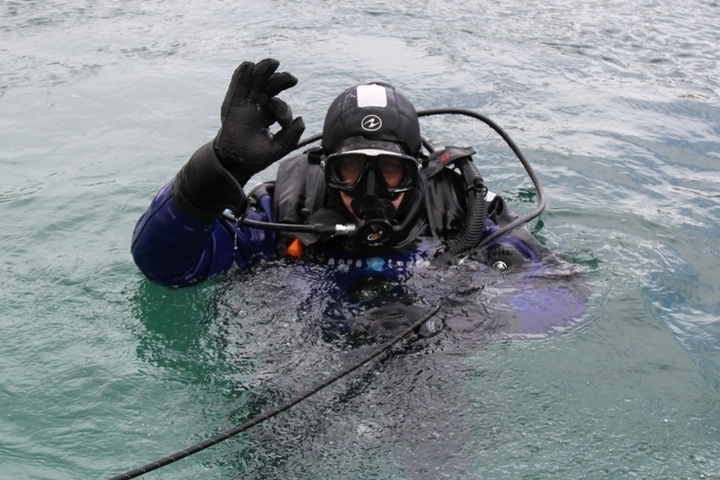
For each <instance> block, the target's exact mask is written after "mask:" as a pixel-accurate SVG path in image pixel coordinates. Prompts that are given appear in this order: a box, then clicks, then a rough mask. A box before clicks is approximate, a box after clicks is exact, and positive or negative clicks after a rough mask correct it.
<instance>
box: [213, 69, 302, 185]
mask: <svg viewBox="0 0 720 480" xmlns="http://www.w3.org/2000/svg"><path fill="white" fill-rule="evenodd" d="M279 65H280V62H278V61H277V60H275V59H272V58H267V59H265V60H262V61H260V62H258V63H257V64H254V63H252V62H243V63H242V64H241V65H240V66H239V67H238V68H237V70H235V73H234V74H233V77H232V81H231V82H230V87H229V88H228V91H227V94H226V95H225V101H224V102H223V104H222V109H221V110H220V120H221V122H222V126H221V128H220V131H219V132H218V134H217V136H216V137H215V142H214V146H215V152H216V153H217V156H218V159H219V160H220V163H221V164H222V165H223V166H224V167H225V168H227V169H228V170H229V171H230V172H231V173H232V174H233V175H234V176H235V178H236V179H237V180H238V182H240V184H241V185H243V186H244V185H245V183H247V181H248V180H249V179H250V177H252V176H253V175H255V174H256V173H258V172H260V171H261V170H264V169H265V168H267V167H268V166H269V165H270V164H272V163H273V162H275V161H277V160H279V159H281V158H282V157H284V156H285V155H286V154H288V153H289V152H291V151H292V150H293V149H294V148H295V146H296V145H297V143H298V141H299V140H300V136H301V135H302V133H303V131H304V130H305V123H304V122H303V119H302V117H298V118H296V119H294V120H293V117H292V110H291V109H290V106H289V105H288V104H287V103H285V102H284V101H282V100H280V99H279V98H277V97H276V95H278V94H279V93H280V92H282V91H283V90H286V89H288V88H291V87H293V86H295V84H297V78H295V77H294V76H293V75H291V74H289V73H287V72H281V73H276V72H275V70H277V68H278V66H279ZM275 122H277V123H278V124H279V125H280V130H279V131H278V132H276V133H275V134H273V133H272V132H271V131H270V130H269V127H270V126H271V125H273V124H274V123H275Z"/></svg>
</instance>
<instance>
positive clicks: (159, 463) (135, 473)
mask: <svg viewBox="0 0 720 480" xmlns="http://www.w3.org/2000/svg"><path fill="white" fill-rule="evenodd" d="M438 310H440V305H439V304H437V305H434V306H432V307H430V309H429V310H428V311H427V313H426V314H425V316H424V317H422V318H421V319H419V320H418V321H416V322H415V323H413V324H412V325H410V326H409V327H407V328H406V329H405V330H403V331H402V332H400V333H399V334H397V335H396V336H395V337H393V338H392V339H391V340H390V341H388V342H387V343H384V344H382V345H378V346H376V347H374V348H372V349H371V350H370V352H369V353H368V354H366V355H365V356H364V357H363V358H361V359H360V360H358V361H357V362H355V363H354V364H352V365H350V366H349V367H347V368H345V369H344V370H341V371H340V372H337V373H335V374H333V375H331V376H329V377H327V378H326V379H325V380H322V381H320V382H318V383H316V384H315V385H314V386H312V387H311V388H310V389H308V390H306V391H305V392H303V393H301V394H300V395H297V396H296V397H294V398H292V399H290V400H288V401H287V402H285V403H283V404H281V405H278V406H276V407H273V408H271V409H269V410H266V411H264V412H263V413H261V414H260V415H257V416H256V417H254V418H252V419H251V420H248V421H247V422H245V423H243V424H240V425H238V426H236V427H233V428H231V429H230V430H226V431H225V432H223V433H221V434H219V435H216V436H215V437H212V438H209V439H207V440H205V441H204V442H200V443H198V444H196V445H193V446H192V447H188V448H186V449H184V450H180V451H179V452H177V453H174V454H172V455H169V456H167V457H165V458H161V459H160V460H156V461H154V462H151V463H148V464H147V465H143V466H142V467H139V468H136V469H134V470H130V471H129V472H125V473H123V474H120V475H116V476H114V477H112V478H110V480H127V479H129V478H137V477H139V476H141V475H144V474H146V473H148V472H152V471H153V470H157V469H158V468H160V467H164V466H166V465H170V464H171V463H175V462H177V461H178V460H182V459H183V458H185V457H189V456H190V455H192V454H194V453H198V452H200V451H202V450H205V449H206V448H209V447H212V446H213V445H217V444H218V443H220V442H223V441H225V440H227V439H228V438H230V437H234V436H235V435H237V434H238V433H241V432H244V431H245V430H248V429H250V428H252V427H254V426H255V425H258V424H259V423H262V422H264V421H265V420H267V419H269V418H272V417H274V416H275V415H277V414H279V413H281V412H284V411H285V410H288V409H289V408H291V407H293V406H295V405H297V404H298V403H300V402H302V401H303V400H305V399H306V398H308V397H310V396H312V395H314V394H316V393H317V392H319V391H320V390H322V389H323V388H325V387H327V386H328V385H330V384H332V383H334V382H335V381H337V380H339V379H341V378H342V377H344V376H346V375H348V374H349V373H351V372H353V371H355V370H357V369H358V368H360V367H361V366H363V365H365V364H366V363H368V362H369V361H370V360H372V359H374V358H375V357H377V356H378V355H380V354H382V353H384V352H386V351H387V350H389V349H390V347H392V346H393V345H395V344H396V343H398V342H399V341H400V340H402V339H403V338H405V337H407V336H408V335H410V334H411V333H413V332H414V331H416V330H417V329H418V328H420V327H421V326H422V325H423V324H424V323H425V322H427V321H428V320H430V319H431V318H432V317H433V316H435V314H436V313H437V312H438Z"/></svg>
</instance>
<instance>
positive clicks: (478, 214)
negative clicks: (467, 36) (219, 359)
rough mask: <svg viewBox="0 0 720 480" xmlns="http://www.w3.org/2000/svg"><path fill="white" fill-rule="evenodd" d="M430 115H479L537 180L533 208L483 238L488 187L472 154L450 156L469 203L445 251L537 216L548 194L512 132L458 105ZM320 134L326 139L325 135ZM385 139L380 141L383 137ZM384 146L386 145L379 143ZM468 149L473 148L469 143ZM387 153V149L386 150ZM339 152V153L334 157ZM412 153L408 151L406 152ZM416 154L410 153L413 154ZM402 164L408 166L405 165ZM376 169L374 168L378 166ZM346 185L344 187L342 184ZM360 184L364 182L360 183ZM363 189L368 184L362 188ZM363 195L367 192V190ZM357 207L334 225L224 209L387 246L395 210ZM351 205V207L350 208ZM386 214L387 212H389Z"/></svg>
mask: <svg viewBox="0 0 720 480" xmlns="http://www.w3.org/2000/svg"><path fill="white" fill-rule="evenodd" d="M433 115H463V116H467V117H471V118H474V119H476V120H479V121H481V122H484V123H485V124H486V125H488V126H489V127H490V128H492V129H493V130H494V131H495V132H496V133H497V134H498V135H500V137H502V139H503V140H504V141H505V143H506V144H507V145H508V146H509V147H510V149H511V150H512V151H513V153H514V154H515V156H516V157H517V158H518V160H520V163H522V165H523V167H524V168H525V171H526V172H527V174H528V176H529V177H530V180H531V181H532V182H533V185H534V186H535V190H536V192H537V206H536V208H535V210H533V211H532V212H530V213H528V214H527V215H524V216H520V217H518V218H517V219H515V220H514V221H512V222H511V223H509V224H507V225H505V226H503V227H501V228H499V229H497V230H496V231H494V232H493V233H491V234H490V235H488V236H486V237H485V238H482V235H483V233H484V232H485V217H486V215H487V198H486V195H487V188H486V187H485V186H484V184H483V180H482V178H481V177H480V174H479V172H478V170H477V167H475V165H474V164H473V162H472V160H471V159H470V158H469V155H468V156H464V157H462V158H458V159H457V160H455V161H454V163H455V165H456V166H457V167H458V168H459V170H460V173H461V174H462V177H463V179H464V181H465V187H466V191H467V195H468V199H467V200H468V209H467V213H466V218H465V222H464V225H463V229H462V231H461V232H460V234H459V235H458V236H457V237H456V238H454V239H453V240H452V241H451V242H450V245H449V246H448V248H447V249H446V251H445V255H449V256H455V255H458V254H460V253H463V252H466V251H469V250H471V249H477V248H480V247H483V246H485V245H488V244H489V243H490V242H492V241H493V240H494V239H496V238H498V237H500V236H502V235H504V234H506V233H508V232H509V231H511V230H514V229H515V228H517V227H519V226H521V225H523V224H526V223H528V222H530V221H531V220H533V219H535V218H537V217H538V216H539V215H540V214H541V213H542V212H543V210H545V206H546V204H547V200H546V199H545V194H544V190H543V187H542V185H541V183H540V180H539V179H538V177H537V175H536V174H535V171H534V170H533V168H532V166H531V165H530V163H529V162H528V160H527V159H526V158H525V155H523V153H522V152H521V151H520V148H519V147H518V146H517V145H516V144H515V142H514V141H513V140H512V138H510V136H509V135H508V134H507V133H506V132H505V131H504V130H503V129H502V128H501V127H500V126H499V125H498V124H497V123H495V122H494V121H492V120H491V119H490V118H488V117H486V116H484V115H482V114H480V113H477V112H474V111H472V110H465V109H459V108H436V109H430V110H421V111H419V112H417V116H418V117H428V116H433ZM320 139H322V134H316V135H313V136H311V137H309V138H306V139H304V140H302V141H301V142H300V143H299V144H298V146H297V148H296V149H300V148H302V147H304V146H307V145H309V144H311V143H313V142H316V141H318V140H320ZM323 140H324V139H323ZM421 140H422V145H423V146H424V147H425V149H426V150H427V151H428V152H429V153H430V154H431V158H432V153H434V152H435V148H434V147H433V146H432V145H431V144H430V142H429V141H428V140H427V139H425V138H424V137H421ZM383 143H384V142H383ZM383 148H384V146H383ZM469 150H472V149H469ZM317 152H318V151H317V150H314V149H310V150H309V151H308V156H309V161H310V162H318V163H319V162H321V161H322V160H323V159H322V158H321V157H320V155H318V153H317ZM384 153H387V152H384ZM472 153H474V151H471V152H469V154H472ZM313 155H316V157H315V158H313ZM397 155H398V156H399V157H405V156H406V155H404V154H403V153H401V152H398V154H397ZM333 156H334V155H329V156H328V157H327V158H326V159H325V161H326V162H327V161H328V160H330V158H331V157H333ZM338 157H341V155H338ZM336 158H337V157H336ZM410 158H412V157H410ZM413 160H414V159H413ZM364 168H365V171H367V172H373V175H372V176H373V177H375V178H377V175H376V174H375V172H376V170H375V167H374V166H372V168H370V167H368V166H365V167H364ZM404 168H407V166H405V167H404ZM379 170H380V169H379V168H378V169H377V171H379ZM328 175H330V176H331V177H332V176H333V175H334V174H333V173H332V171H331V172H330V173H328V171H327V169H326V178H327V176H328ZM336 180H337V179H333V178H331V181H333V182H335V181H336ZM333 186H334V185H333ZM345 188H348V187H345ZM359 188H360V189H361V190H362V187H359ZM366 191H367V188H366ZM365 197H368V195H366V196H365ZM357 208H358V209H361V210H362V211H363V216H365V217H367V218H363V217H361V216H358V217H359V218H361V219H362V221H361V222H360V223H359V224H353V223H350V224H336V225H325V224H312V225H304V224H288V223H270V222H260V221H256V220H250V219H247V218H245V215H243V217H241V218H236V217H235V216H233V215H232V214H231V213H229V212H225V213H224V214H223V215H224V216H225V217H226V218H228V219H230V220H232V221H235V222H237V223H238V224H245V225H248V226H250V227H253V228H260V229H265V230H275V231H281V232H290V233H301V232H312V233H318V234H325V235H328V234H329V235H348V236H350V237H352V238H355V239H357V240H359V242H360V244H361V245H362V244H363V242H365V246H366V247H367V248H364V249H365V250H368V249H369V250H371V251H372V250H374V249H378V250H380V249H382V248H384V247H385V246H387V245H389V244H390V243H392V242H391V241H392V240H393V236H394V234H395V232H397V231H398V230H399V229H400V227H398V226H397V225H393V224H392V222H391V219H392V215H394V212H391V211H388V210H383V208H386V207H382V202H377V201H371V200H369V199H368V200H366V201H365V202H363V201H360V202H358V203H357ZM354 209H355V207H353V210H354ZM388 217H389V218H388ZM378 232H380V235H379V237H380V238H382V239H383V241H382V242H379V241H378Z"/></svg>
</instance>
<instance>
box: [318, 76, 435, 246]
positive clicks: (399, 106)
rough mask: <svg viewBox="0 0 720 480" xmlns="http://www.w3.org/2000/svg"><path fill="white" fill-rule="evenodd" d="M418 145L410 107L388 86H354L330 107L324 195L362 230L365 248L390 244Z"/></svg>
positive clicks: (414, 178)
mask: <svg viewBox="0 0 720 480" xmlns="http://www.w3.org/2000/svg"><path fill="white" fill-rule="evenodd" d="M421 142H422V140H421V136H420V124H419V123H418V117H417V113H416V112H415V107H413V105H412V104H411V103H410V101H408V100H407V98H405V96H403V95H402V94H401V93H400V92H398V91H397V90H396V89H395V87H393V86H391V85H388V84H385V83H372V84H366V85H358V86H356V87H352V88H349V89H347V90H345V91H344V92H343V93H341V94H340V95H339V96H338V97H337V98H336V99H335V100H334V101H333V103H332V104H331V105H330V108H329V109H328V113H327V115H326V117H325V126H324V127H323V137H322V150H323V153H324V158H323V160H322V163H321V165H322V166H323V169H324V171H325V181H326V183H327V186H328V188H329V190H330V192H331V193H333V194H334V195H336V196H337V198H338V199H339V201H340V203H341V204H342V205H344V207H345V209H347V212H348V213H349V214H351V215H352V217H353V218H354V219H355V220H356V221H357V222H359V223H360V229H361V230H362V229H363V227H367V229H368V231H367V232H365V231H361V232H360V234H359V235H360V237H361V238H364V239H365V240H366V243H367V244H368V245H371V247H370V248H367V246H365V247H364V248H365V249H366V250H367V249H369V250H372V249H373V248H375V249H382V248H384V247H387V246H389V244H390V243H392V239H391V237H392V224H393V221H394V220H395V218H396V216H397V215H398V213H399V212H402V210H403V207H404V206H405V205H406V204H407V203H408V202H409V201H410V200H411V197H412V193H413V192H412V190H413V189H414V188H415V187H416V186H417V182H418V171H419V170H420V166H421V163H420V160H419V156H420V147H421Z"/></svg>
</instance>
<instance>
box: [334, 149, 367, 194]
mask: <svg viewBox="0 0 720 480" xmlns="http://www.w3.org/2000/svg"><path fill="white" fill-rule="evenodd" d="M366 164H367V161H366V160H365V157H364V156H362V155H349V156H347V157H344V158H340V159H339V160H338V161H337V166H336V168H335V170H336V171H337V172H336V176H337V177H338V179H339V180H340V182H341V183H342V184H343V185H346V186H347V187H354V186H355V185H357V183H358V180H360V177H361V176H362V174H363V172H364V171H365V165H366Z"/></svg>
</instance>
